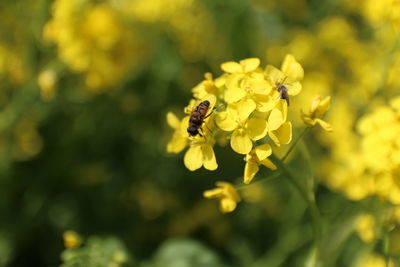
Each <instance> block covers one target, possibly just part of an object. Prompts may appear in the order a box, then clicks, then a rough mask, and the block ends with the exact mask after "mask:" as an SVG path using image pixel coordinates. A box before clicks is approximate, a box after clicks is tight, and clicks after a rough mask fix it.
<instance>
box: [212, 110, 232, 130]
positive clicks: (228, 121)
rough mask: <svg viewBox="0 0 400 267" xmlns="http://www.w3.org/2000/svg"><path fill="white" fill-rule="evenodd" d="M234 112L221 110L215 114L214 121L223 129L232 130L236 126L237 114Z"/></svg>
mask: <svg viewBox="0 0 400 267" xmlns="http://www.w3.org/2000/svg"><path fill="white" fill-rule="evenodd" d="M235 113H236V112H233V111H232V112H230V111H221V112H220V113H218V114H217V115H216V116H215V122H216V123H217V126H218V127H219V128H220V129H221V130H223V131H227V132H230V131H233V130H235V129H236V128H237V126H238V123H237V120H236V119H237V114H235Z"/></svg>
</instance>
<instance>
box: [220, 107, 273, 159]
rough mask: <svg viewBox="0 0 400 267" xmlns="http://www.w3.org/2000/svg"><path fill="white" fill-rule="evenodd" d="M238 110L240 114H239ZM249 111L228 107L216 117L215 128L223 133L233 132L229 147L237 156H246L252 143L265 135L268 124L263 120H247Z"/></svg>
mask: <svg viewBox="0 0 400 267" xmlns="http://www.w3.org/2000/svg"><path fill="white" fill-rule="evenodd" d="M239 110H240V111H242V113H239ZM251 112H252V110H251V109H247V110H246V108H243V109H241V108H238V107H237V105H229V106H228V107H227V110H226V111H222V112H220V113H218V114H217V115H216V119H215V120H216V123H217V126H218V127H219V128H220V129H222V130H224V131H228V132H230V131H233V132H232V136H231V142H230V143H231V147H232V149H233V150H234V151H235V152H236V153H239V154H248V153H249V152H250V151H251V149H252V147H253V142H252V141H257V140H260V139H262V138H263V137H265V136H266V135H267V132H268V124H267V121H265V120H264V119H259V118H248V116H249V114H250V113H251Z"/></svg>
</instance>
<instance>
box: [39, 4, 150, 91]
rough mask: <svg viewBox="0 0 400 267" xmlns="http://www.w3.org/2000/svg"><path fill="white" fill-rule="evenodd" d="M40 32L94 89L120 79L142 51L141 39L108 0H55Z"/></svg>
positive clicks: (142, 55)
mask: <svg viewBox="0 0 400 267" xmlns="http://www.w3.org/2000/svg"><path fill="white" fill-rule="evenodd" d="M43 35H44V39H45V40H47V41H50V42H53V43H55V44H56V45H57V52H58V56H59V58H60V60H62V61H63V62H65V63H66V64H67V65H68V66H69V67H70V69H71V70H72V71H74V72H78V73H83V74H84V75H85V83H86V85H87V86H88V87H89V88H90V89H92V90H94V91H98V90H100V89H101V88H104V87H109V86H111V85H115V84H117V83H118V82H120V81H121V79H122V78H123V77H124V75H125V74H126V73H127V71H128V70H129V69H130V68H131V67H133V66H136V65H137V63H138V60H139V59H142V58H143V57H144V55H145V53H144V52H145V50H144V46H143V45H142V43H143V40H141V39H140V38H139V36H138V35H136V33H135V31H134V29H133V28H132V27H129V26H128V25H126V24H125V22H124V21H123V20H122V19H121V16H120V14H119V13H118V11H117V10H116V9H115V8H114V7H113V6H112V5H111V4H110V3H108V1H106V2H104V3H101V4H100V3H94V2H93V1H90V0H83V1H80V0H71V1H70V0H56V1H55V2H54V3H53V8H52V18H51V20H50V21H48V22H47V24H46V25H45V27H44V30H43Z"/></svg>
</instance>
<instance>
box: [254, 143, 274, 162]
mask: <svg viewBox="0 0 400 267" xmlns="http://www.w3.org/2000/svg"><path fill="white" fill-rule="evenodd" d="M253 151H254V154H255V155H256V156H257V159H258V160H259V161H261V160H263V159H265V158H267V157H269V156H270V155H271V154H272V148H271V146H270V145H269V144H263V145H260V146H257V147H256V148H254V149H253Z"/></svg>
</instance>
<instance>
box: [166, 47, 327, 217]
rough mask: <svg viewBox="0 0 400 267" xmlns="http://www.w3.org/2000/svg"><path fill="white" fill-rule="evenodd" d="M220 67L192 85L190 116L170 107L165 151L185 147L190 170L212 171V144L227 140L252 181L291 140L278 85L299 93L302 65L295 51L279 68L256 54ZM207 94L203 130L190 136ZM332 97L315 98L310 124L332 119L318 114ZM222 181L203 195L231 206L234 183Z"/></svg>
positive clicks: (214, 165) (272, 166)
mask: <svg viewBox="0 0 400 267" xmlns="http://www.w3.org/2000/svg"><path fill="white" fill-rule="evenodd" d="M221 69H222V70H223V71H224V73H223V74H222V75H220V76H219V77H217V78H213V76H212V74H210V73H207V74H206V75H205V80H203V81H202V82H201V83H199V84H198V85H197V86H195V87H194V88H193V89H192V93H193V99H191V100H190V103H189V105H188V106H187V107H186V108H185V109H184V111H185V113H186V114H187V116H185V117H183V118H182V119H179V118H178V117H177V116H176V115H175V114H173V113H171V112H169V113H168V114H167V122H168V125H169V126H170V127H171V128H172V129H173V135H172V137H171V139H170V141H169V142H168V144H167V152H169V153H175V154H177V153H180V152H181V151H183V150H184V149H186V148H187V150H186V152H185V155H184V157H183V158H184V164H185V166H186V167H187V168H188V169H189V170H190V171H195V170H197V169H200V168H201V167H204V168H205V169H207V170H211V171H213V170H215V169H217V168H218V163H217V156H216V155H215V152H214V146H215V145H216V144H225V143H226V140H229V144H230V147H231V149H232V150H233V151H234V152H236V153H238V154H241V155H244V161H245V166H244V172H243V183H245V184H249V183H251V182H252V181H253V179H254V178H255V177H256V175H257V173H258V171H259V169H260V166H264V167H266V168H268V169H270V170H276V169H277V166H276V165H275V164H274V163H273V162H272V161H271V160H270V159H269V157H270V156H271V155H272V154H273V150H274V147H279V146H282V145H287V144H289V143H290V142H291V141H292V130H293V127H292V123H291V122H290V121H289V120H288V103H289V101H287V100H286V99H283V96H282V95H281V92H280V91H279V90H278V87H279V86H284V87H285V88H287V93H288V96H290V97H294V96H296V95H297V94H299V93H300V92H301V90H302V85H301V83H300V82H301V80H302V79H303V77H304V71H303V68H302V67H301V65H300V63H298V62H297V61H296V59H295V58H294V56H293V55H287V56H286V57H285V59H284V61H283V63H282V66H281V68H280V69H278V68H276V67H274V66H272V65H267V66H266V67H265V68H261V67H260V60H259V59H258V58H248V59H244V60H241V61H239V62H233V61H229V62H226V63H223V64H221ZM205 100H207V101H209V102H210V106H209V108H208V110H207V112H206V114H204V118H203V119H204V120H203V121H201V123H200V126H199V134H197V135H194V136H191V135H189V133H188V132H187V129H188V126H189V120H190V116H191V112H192V111H193V110H194V109H196V108H197V107H198V106H199V104H200V103H202V102H203V101H205ZM329 100H330V98H329V97H328V98H326V99H324V100H322V101H321V100H320V99H319V100H318V99H317V100H316V101H314V103H313V106H312V108H311V110H310V113H307V114H306V115H304V116H307V119H308V121H309V123H310V124H312V125H315V124H316V123H319V124H322V125H323V126H324V127H325V126H326V125H329V124H328V123H327V122H324V121H322V119H321V118H320V117H321V116H322V114H323V113H325V112H326V111H327V109H328V108H329ZM325 128H327V127H325ZM218 186H219V187H218V188H217V189H214V191H206V193H205V196H206V197H208V198H210V197H216V198H219V199H220V200H221V201H222V202H224V203H225V202H227V203H229V205H228V204H226V203H225V204H223V203H222V202H221V205H222V206H223V207H221V210H222V211H223V212H231V211H233V210H234V209H235V208H236V203H237V202H238V200H237V198H235V197H228V196H227V194H228V193H226V191H227V192H232V190H234V188H233V187H232V186H230V185H229V186H228V184H226V183H224V184H221V183H220V184H218ZM215 190H216V191H215ZM217 191H218V192H219V193H215V192H217ZM210 192H214V193H210ZM221 192H225V193H221ZM232 194H233V193H232ZM232 194H231V193H229V194H228V195H232ZM227 199H229V201H228V200H227ZM232 203H235V205H233V204H232Z"/></svg>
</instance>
